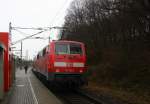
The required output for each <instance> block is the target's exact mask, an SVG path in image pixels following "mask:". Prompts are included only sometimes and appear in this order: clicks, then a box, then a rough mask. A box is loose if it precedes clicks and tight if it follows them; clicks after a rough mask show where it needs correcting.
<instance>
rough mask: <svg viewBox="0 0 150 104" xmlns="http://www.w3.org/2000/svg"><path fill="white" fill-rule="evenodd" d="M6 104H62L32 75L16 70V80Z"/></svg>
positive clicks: (29, 71) (30, 72) (29, 72)
mask: <svg viewBox="0 0 150 104" xmlns="http://www.w3.org/2000/svg"><path fill="white" fill-rule="evenodd" d="M6 100H7V103H6V102H5V103H6V104H62V103H61V101H59V99H57V97H56V96H55V95H53V94H52V92H51V91H50V90H49V89H48V88H46V87H45V86H44V85H43V84H42V83H41V82H40V81H39V80H38V79H37V78H36V77H35V75H34V74H33V73H32V71H31V68H30V69H29V70H28V73H27V74H25V70H24V69H22V70H20V69H17V70H16V80H15V84H14V86H13V88H12V91H11V94H10V95H9V97H8V99H6Z"/></svg>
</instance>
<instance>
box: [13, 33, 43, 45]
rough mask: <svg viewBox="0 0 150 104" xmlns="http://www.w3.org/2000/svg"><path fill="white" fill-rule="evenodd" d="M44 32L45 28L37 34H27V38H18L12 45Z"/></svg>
mask: <svg viewBox="0 0 150 104" xmlns="http://www.w3.org/2000/svg"><path fill="white" fill-rule="evenodd" d="M43 32H45V30H43V31H40V32H38V33H35V34H33V35H30V36H27V37H25V38H23V39H20V40H17V41H15V42H13V43H11V45H15V44H17V43H18V42H21V41H23V40H25V39H28V38H31V37H33V36H35V35H38V34H41V33H43Z"/></svg>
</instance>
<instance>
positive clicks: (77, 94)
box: [53, 90, 104, 104]
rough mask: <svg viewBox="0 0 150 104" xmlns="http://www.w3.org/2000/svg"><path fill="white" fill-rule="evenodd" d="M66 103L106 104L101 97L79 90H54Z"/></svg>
mask: <svg viewBox="0 0 150 104" xmlns="http://www.w3.org/2000/svg"><path fill="white" fill-rule="evenodd" d="M53 93H54V94H55V95H56V96H57V97H58V98H59V99H60V100H62V102H63V103H64V104H104V103H102V102H101V101H100V100H99V99H95V98H93V97H92V96H90V95H88V94H85V93H83V92H82V91H79V90H78V91H77V90H70V91H69V90H68V91H59V92H55V91H54V92H53Z"/></svg>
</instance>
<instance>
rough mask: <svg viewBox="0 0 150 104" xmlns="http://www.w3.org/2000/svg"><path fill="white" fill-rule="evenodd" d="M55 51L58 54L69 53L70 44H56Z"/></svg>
mask: <svg viewBox="0 0 150 104" xmlns="http://www.w3.org/2000/svg"><path fill="white" fill-rule="evenodd" d="M55 53H56V54H69V51H68V45H67V44H56V45H55Z"/></svg>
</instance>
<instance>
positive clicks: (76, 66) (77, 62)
mask: <svg viewBox="0 0 150 104" xmlns="http://www.w3.org/2000/svg"><path fill="white" fill-rule="evenodd" d="M33 72H34V73H35V74H36V75H38V76H39V77H42V78H44V79H46V80H47V81H48V82H50V83H53V84H56V83H57V84H64V85H69V86H70V85H71V86H74V87H75V86H78V87H79V86H82V85H85V84H87V79H86V77H85V73H86V72H87V66H86V52H85V45H84V43H82V42H77V41H68V40H57V41H52V42H50V43H49V45H47V46H46V47H44V48H43V50H41V51H40V52H39V53H38V54H37V56H36V57H35V58H34V62H33Z"/></svg>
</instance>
